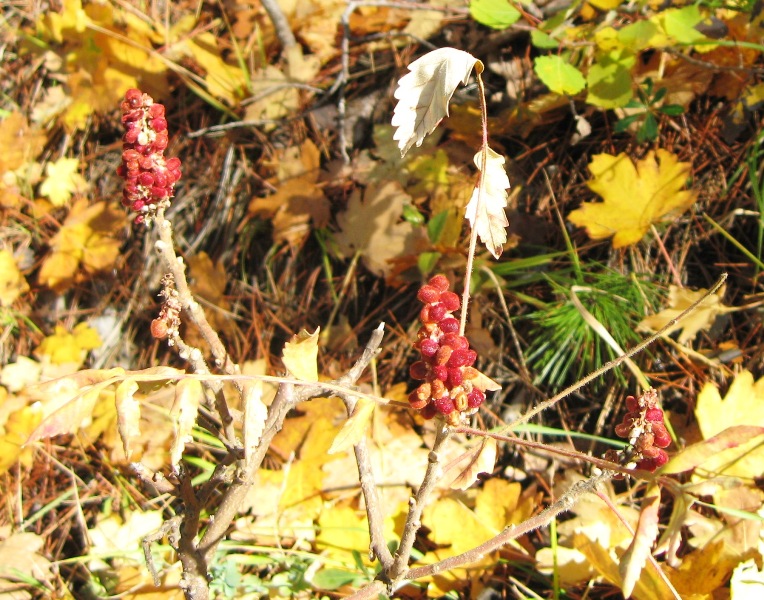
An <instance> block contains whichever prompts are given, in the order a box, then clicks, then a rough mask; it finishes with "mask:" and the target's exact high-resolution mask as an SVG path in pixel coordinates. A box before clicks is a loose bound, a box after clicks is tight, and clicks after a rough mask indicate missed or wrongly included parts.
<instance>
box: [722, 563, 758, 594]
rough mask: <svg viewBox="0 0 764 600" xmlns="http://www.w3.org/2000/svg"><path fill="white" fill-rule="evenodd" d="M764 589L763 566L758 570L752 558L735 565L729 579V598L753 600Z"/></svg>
mask: <svg viewBox="0 0 764 600" xmlns="http://www.w3.org/2000/svg"><path fill="white" fill-rule="evenodd" d="M762 589H764V567H762V569H761V570H759V567H758V566H756V561H755V560H754V559H750V560H747V561H745V562H741V563H740V564H739V565H737V566H736V567H735V570H734V571H733V572H732V579H730V598H731V600H754V599H755V598H757V597H758V595H759V594H761V590H762Z"/></svg>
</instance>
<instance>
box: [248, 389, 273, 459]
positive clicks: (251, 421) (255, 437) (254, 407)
mask: <svg viewBox="0 0 764 600" xmlns="http://www.w3.org/2000/svg"><path fill="white" fill-rule="evenodd" d="M244 398H245V404H244V407H245V408H244V461H245V463H246V464H247V465H249V464H251V461H252V456H253V455H254V453H255V450H256V449H257V446H258V445H259V444H260V438H261V437H262V435H263V429H265V420H266V419H267V418H268V408H267V407H266V406H265V404H264V403H263V382H262V381H254V382H252V383H251V384H248V385H247V387H246V392H245V396H244Z"/></svg>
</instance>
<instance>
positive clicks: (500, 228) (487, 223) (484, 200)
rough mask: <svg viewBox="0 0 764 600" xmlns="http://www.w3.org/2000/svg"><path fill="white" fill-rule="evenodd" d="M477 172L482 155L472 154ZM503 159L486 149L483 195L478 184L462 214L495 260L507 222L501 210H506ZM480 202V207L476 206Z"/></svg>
mask: <svg viewBox="0 0 764 600" xmlns="http://www.w3.org/2000/svg"><path fill="white" fill-rule="evenodd" d="M474 160H475V164H476V165H477V168H478V169H482V166H483V153H482V152H478V153H477V154H475V158H474ZM504 162H505V161H504V157H503V156H502V155H501V154H498V153H497V152H495V151H494V150H492V149H491V148H487V156H486V164H485V172H484V173H481V176H480V177H481V179H482V180H483V181H484V183H483V193H482V197H481V193H480V187H481V186H480V185H478V186H476V187H475V190H474V191H473V192H472V197H471V198H470V202H469V204H468V205H467V208H466V211H465V214H464V216H465V218H466V219H467V220H468V221H469V222H470V225H472V227H473V228H475V229H477V233H478V235H479V236H480V240H481V241H482V242H483V243H484V244H485V245H486V248H488V250H489V252H490V253H491V254H493V256H494V258H499V257H500V256H501V253H502V251H503V249H504V243H505V242H506V241H507V229H506V228H507V227H509V221H508V220H507V215H506V213H505V212H504V209H505V208H506V207H507V189H508V188H509V177H507V172H506V171H505V170H504ZM478 200H480V207H478Z"/></svg>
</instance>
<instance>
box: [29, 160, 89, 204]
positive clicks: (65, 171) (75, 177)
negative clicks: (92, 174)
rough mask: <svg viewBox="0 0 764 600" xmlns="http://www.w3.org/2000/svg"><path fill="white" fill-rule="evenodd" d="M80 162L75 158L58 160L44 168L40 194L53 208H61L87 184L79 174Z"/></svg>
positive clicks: (81, 191)
mask: <svg viewBox="0 0 764 600" xmlns="http://www.w3.org/2000/svg"><path fill="white" fill-rule="evenodd" d="M79 167H80V161H79V160H78V159H76V158H59V159H58V160H57V161H56V162H49V163H48V164H47V165H46V166H45V176H46V177H45V180H44V181H43V182H42V184H41V185H40V194H42V195H43V196H46V197H47V198H49V199H50V201H51V203H52V204H53V206H63V205H64V204H66V203H67V202H69V199H70V198H71V197H72V195H73V194H82V193H84V192H85V191H86V190H87V189H88V182H87V181H85V178H84V177H82V175H80V174H79V172H78V171H79Z"/></svg>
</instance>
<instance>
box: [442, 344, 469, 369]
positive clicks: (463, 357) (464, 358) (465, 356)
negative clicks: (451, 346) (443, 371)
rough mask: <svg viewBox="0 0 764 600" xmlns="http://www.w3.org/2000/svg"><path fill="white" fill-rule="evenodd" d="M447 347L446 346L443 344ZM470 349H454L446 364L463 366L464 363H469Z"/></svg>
mask: <svg viewBox="0 0 764 600" xmlns="http://www.w3.org/2000/svg"><path fill="white" fill-rule="evenodd" d="M445 347H446V348H448V346H445ZM469 352H470V350H462V349H459V350H454V351H453V352H452V353H451V356H450V357H449V359H448V363H446V364H447V366H449V367H451V368H453V367H464V366H466V365H469V364H470V360H469V359H470V354H469Z"/></svg>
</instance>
